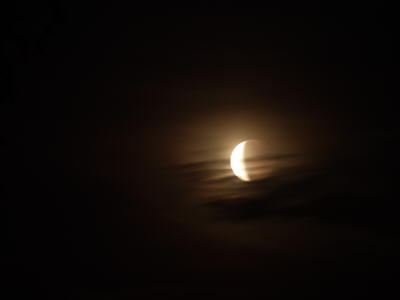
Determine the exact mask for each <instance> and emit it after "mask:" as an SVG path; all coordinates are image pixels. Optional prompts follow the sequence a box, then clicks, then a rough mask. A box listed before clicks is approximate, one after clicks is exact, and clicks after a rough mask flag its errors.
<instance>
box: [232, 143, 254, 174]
mask: <svg viewBox="0 0 400 300" xmlns="http://www.w3.org/2000/svg"><path fill="white" fill-rule="evenodd" d="M246 143H247V141H244V142H241V143H240V144H239V145H237V146H236V147H235V148H234V149H233V151H232V154H231V168H232V171H233V173H234V174H235V175H236V176H237V177H238V178H239V179H241V180H243V181H250V178H249V176H248V174H247V172H246V165H245V163H244V151H245V146H246Z"/></svg>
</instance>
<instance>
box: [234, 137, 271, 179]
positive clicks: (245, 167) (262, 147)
mask: <svg viewBox="0 0 400 300" xmlns="http://www.w3.org/2000/svg"><path fill="white" fill-rule="evenodd" d="M267 148H268V147H267V145H266V144H265V143H264V142H263V141H260V140H254V139H251V140H245V141H243V142H241V143H240V144H238V145H237V146H236V147H235V148H234V149H233V151H232V154H231V168H232V171H233V173H234V174H235V175H236V176H237V177H238V178H239V179H240V180H242V181H254V180H260V179H264V178H266V177H267V176H269V174H271V171H272V169H273V166H274V165H273V161H271V160H270V159H268V155H267V154H268V151H267Z"/></svg>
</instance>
